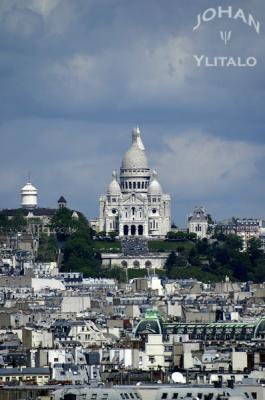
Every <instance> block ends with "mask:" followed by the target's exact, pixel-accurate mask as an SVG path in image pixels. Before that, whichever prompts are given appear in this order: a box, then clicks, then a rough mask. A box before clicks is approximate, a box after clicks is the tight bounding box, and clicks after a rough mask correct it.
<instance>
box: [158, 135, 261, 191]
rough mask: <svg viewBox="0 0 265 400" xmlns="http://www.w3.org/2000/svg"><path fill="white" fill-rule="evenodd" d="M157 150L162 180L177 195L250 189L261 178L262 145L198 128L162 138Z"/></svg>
mask: <svg viewBox="0 0 265 400" xmlns="http://www.w3.org/2000/svg"><path fill="white" fill-rule="evenodd" d="M164 143H165V145H166V149H165V150H164V151H163V152H162V153H161V154H157V160H158V161H157V168H158V170H159V171H160V175H161V180H162V181H165V182H166V184H167V187H168V188H174V189H173V190H175V192H176V193H177V196H178V197H180V198H194V199H196V197H197V198H201V197H204V198H205V197H207V196H209V197H218V196H222V197H224V196H226V198H227V199H228V198H229V194H230V193H231V191H232V192H234V193H235V192H236V191H238V192H241V191H242V188H246V187H248V188H249V189H250V188H251V187H252V186H253V185H254V186H255V184H257V180H260V179H261V176H260V171H259V167H258V165H259V161H260V160H261V159H262V158H264V157H265V145H256V144H253V143H250V142H246V141H242V140H233V139H231V140H228V139H224V138H221V137H216V136H213V135H210V134H207V133H203V132H198V131H188V132H184V133H181V134H178V135H174V136H173V135H172V136H166V137H165V138H164Z"/></svg>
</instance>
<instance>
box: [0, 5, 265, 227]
mask: <svg viewBox="0 0 265 400" xmlns="http://www.w3.org/2000/svg"><path fill="white" fill-rule="evenodd" d="M218 7H222V9H223V10H225V9H228V7H232V16H233V17H235V16H236V15H237V18H228V16H226V17H225V16H223V18H217V17H218V13H217V17H216V18H213V19H212V18H211V17H212V16H214V12H215V10H218ZM209 8H210V9H211V10H210V11H209V10H208V9H209ZM238 9H241V10H243V13H244V14H243V16H242V12H239V14H237V11H238ZM205 10H208V11H207V12H206V13H205V14H204V12H205ZM198 14H200V15H201V16H203V15H204V19H209V21H204V22H202V24H201V26H200V27H199V28H198V29H195V30H193V27H195V26H196V23H197V15H198ZM249 14H251V15H252V16H253V18H254V20H255V21H256V22H257V21H258V22H259V24H260V31H259V33H257V31H256V29H255V27H254V25H251V26H249V24H248V23H246V22H248V18H249ZM264 19H265V2H264V1H262V0H233V1H232V0H230V1H227V0H219V1H216V0H134V1H132V0H1V1H0V104H1V106H0V151H1V153H0V183H1V184H0V208H12V207H18V206H19V205H20V198H19V190H20V188H21V187H22V186H23V185H24V184H25V183H26V181H27V176H28V172H29V171H30V174H31V181H32V183H33V184H34V185H35V186H36V187H37V188H38V192H39V205H40V206H44V207H55V206H56V202H57V200H58V198H59V196H60V195H61V194H62V195H64V196H65V198H66V199H67V200H68V205H69V207H71V208H74V209H77V210H80V211H82V212H83V213H84V214H85V215H86V216H87V217H88V218H90V217H91V218H95V217H97V216H98V198H99V195H100V194H102V193H105V191H106V189H107V186H108V184H109V182H110V180H111V173H112V170H113V169H117V170H119V168H120V164H121V160H122V156H123V154H124V153H125V151H126V150H127V149H128V147H129V146H130V143H131V131H132V128H133V127H134V126H137V125H139V127H140V129H141V133H142V139H143V142H144V144H145V147H146V152H147V157H148V160H149V165H150V168H152V169H156V170H157V172H158V176H159V180H160V183H161V185H162V188H163V190H164V192H166V193H170V194H171V196H172V217H173V220H174V222H175V223H176V224H177V225H178V226H182V227H183V226H185V225H186V218H187V215H188V214H189V213H190V212H191V211H192V210H193V208H194V207H195V206H197V205H203V206H204V207H205V209H206V211H207V212H209V213H210V214H211V215H212V216H213V217H214V218H215V219H217V220H220V219H225V218H230V217H232V216H238V217H260V218H262V217H263V218H264V219H265V201H264V200H265V185H264V178H265V134H264V126H265V109H264V108H265V107H264V105H265V73H264V72H265V68H264V54H265V52H264V49H265V46H264V45H265V41H264V27H265V21H264ZM220 31H222V32H231V39H230V41H229V42H228V43H227V44H225V43H224V41H223V40H221V34H220ZM194 55H197V56H201V55H204V58H205V57H208V59H209V62H211V60H213V58H214V57H220V56H224V57H233V58H234V59H236V60H237V59H238V57H240V58H241V63H244V62H245V60H246V59H247V58H248V57H255V58H256V60H257V64H256V66H254V67H231V66H230V67H207V66H205V65H202V66H201V67H198V66H197V65H196V60H195V58H194Z"/></svg>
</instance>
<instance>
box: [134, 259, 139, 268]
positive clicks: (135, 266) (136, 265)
mask: <svg viewBox="0 0 265 400" xmlns="http://www.w3.org/2000/svg"><path fill="white" fill-rule="evenodd" d="M133 266H134V268H140V263H139V261H138V260H134V262H133Z"/></svg>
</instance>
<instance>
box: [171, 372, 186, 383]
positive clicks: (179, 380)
mask: <svg viewBox="0 0 265 400" xmlns="http://www.w3.org/2000/svg"><path fill="white" fill-rule="evenodd" d="M171 379H172V381H173V382H175V383H186V378H184V376H183V375H182V374H181V373H180V372H173V374H172V375H171Z"/></svg>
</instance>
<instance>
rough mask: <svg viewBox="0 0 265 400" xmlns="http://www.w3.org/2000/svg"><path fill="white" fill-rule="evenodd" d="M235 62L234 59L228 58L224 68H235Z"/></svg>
mask: <svg viewBox="0 0 265 400" xmlns="http://www.w3.org/2000/svg"><path fill="white" fill-rule="evenodd" d="M236 65H237V64H236V61H235V60H234V58H233V57H229V58H228V61H227V63H226V66H227V67H231V66H232V67H236Z"/></svg>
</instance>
